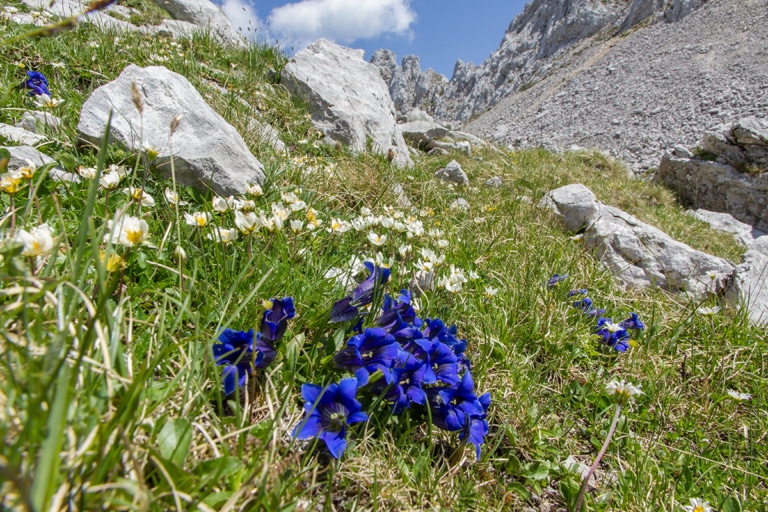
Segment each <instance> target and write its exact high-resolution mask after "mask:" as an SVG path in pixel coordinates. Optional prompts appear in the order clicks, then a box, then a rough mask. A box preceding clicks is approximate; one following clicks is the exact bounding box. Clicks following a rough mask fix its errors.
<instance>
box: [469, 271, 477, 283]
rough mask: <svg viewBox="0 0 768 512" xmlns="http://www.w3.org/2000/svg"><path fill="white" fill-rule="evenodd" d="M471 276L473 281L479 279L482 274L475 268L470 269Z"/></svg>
mask: <svg viewBox="0 0 768 512" xmlns="http://www.w3.org/2000/svg"><path fill="white" fill-rule="evenodd" d="M469 278H470V279H471V280H472V281H477V280H478V279H480V274H478V273H477V272H476V271H474V270H470V271H469Z"/></svg>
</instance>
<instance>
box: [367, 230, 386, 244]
mask: <svg viewBox="0 0 768 512" xmlns="http://www.w3.org/2000/svg"><path fill="white" fill-rule="evenodd" d="M368 241H369V242H371V243H372V244H373V245H375V246H377V247H381V246H382V245H384V243H385V242H386V241H387V235H377V234H376V233H374V232H373V231H371V232H370V233H368Z"/></svg>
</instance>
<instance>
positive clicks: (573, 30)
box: [371, 0, 707, 122]
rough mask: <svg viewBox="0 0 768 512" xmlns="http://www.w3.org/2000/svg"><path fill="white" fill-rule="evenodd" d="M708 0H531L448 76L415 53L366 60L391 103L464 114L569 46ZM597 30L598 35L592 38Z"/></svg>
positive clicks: (546, 69)
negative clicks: (485, 54)
mask: <svg viewBox="0 0 768 512" xmlns="http://www.w3.org/2000/svg"><path fill="white" fill-rule="evenodd" d="M706 1H707V0H631V1H627V0H560V1H557V2H552V1H549V0H532V1H531V2H530V3H528V5H526V7H525V9H524V10H523V12H522V13H520V14H519V15H518V16H516V17H515V19H514V20H512V23H511V24H510V25H509V28H508V29H507V32H506V34H505V35H504V39H503V40H502V41H501V44H500V45H499V48H498V49H497V50H496V51H495V52H494V53H493V54H491V56H490V57H489V58H488V59H487V60H486V61H485V62H483V63H482V64H481V65H479V66H475V65H474V64H472V63H471V62H470V63H464V62H462V61H461V60H459V61H458V62H456V66H455V68H454V72H453V77H452V78H451V80H450V81H448V80H447V79H445V77H443V76H442V75H439V74H438V73H435V72H434V71H432V70H427V71H426V72H422V71H421V69H420V67H419V62H418V59H417V58H415V57H414V56H406V57H404V58H403V63H402V66H401V67H398V66H397V63H396V61H395V56H394V54H392V52H389V51H386V50H384V51H379V52H376V53H375V54H374V55H373V57H372V59H371V62H372V63H374V64H376V65H378V66H379V67H380V68H381V69H382V76H383V77H384V79H385V81H387V83H388V84H389V86H390V91H391V94H392V98H393V99H394V100H395V105H396V106H397V107H398V108H399V109H401V110H402V111H407V110H409V109H410V108H413V107H419V108H421V109H422V110H425V111H427V112H429V113H431V114H432V115H434V116H435V117H437V118H439V119H441V120H454V119H455V120H459V121H462V122H464V121H467V120H468V119H469V118H470V117H471V116H473V115H475V114H478V113H481V112H484V111H485V110H487V109H488V108H489V107H490V106H492V105H494V104H496V103H498V102H499V101H500V100H501V99H503V98H505V97H506V96H508V95H509V94H511V93H513V92H515V91H517V90H520V89H525V88H527V87H528V86H530V84H532V83H533V82H535V81H537V80H539V79H541V78H542V77H544V76H546V75H547V74H549V73H551V72H553V71H554V70H556V69H558V68H561V67H567V66H568V64H569V59H563V58H562V57H563V56H564V55H565V54H566V53H567V52H568V51H569V50H571V49H573V48H574V47H575V46H580V47H581V48H580V50H581V51H583V50H584V48H585V47H589V46H593V45H597V44H598V43H599V41H597V40H595V39H607V38H610V37H613V36H616V35H617V34H623V33H625V32H626V31H627V30H629V29H631V28H632V27H635V26H636V25H637V24H638V23H641V22H653V21H657V20H660V21H667V22H676V21H678V20H680V19H682V18H683V17H684V16H686V15H687V14H689V13H690V12H691V11H693V10H694V9H696V8H697V7H699V6H700V5H702V4H703V3H705V2H706ZM595 36H599V37H597V38H595Z"/></svg>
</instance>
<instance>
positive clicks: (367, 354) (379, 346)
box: [333, 327, 401, 384]
mask: <svg viewBox="0 0 768 512" xmlns="http://www.w3.org/2000/svg"><path fill="white" fill-rule="evenodd" d="M400 352H401V349H400V345H398V344H397V342H396V341H395V338H394V336H392V335H391V334H387V332H386V331H385V330H384V329H382V328H380V327H374V328H369V329H365V331H364V332H363V334H359V335H357V336H353V337H352V338H350V339H349V341H347V346H346V347H345V348H343V349H342V350H340V351H339V352H337V353H336V355H335V356H333V362H334V364H335V365H336V366H337V367H338V368H341V369H347V370H350V371H353V372H354V371H357V370H359V369H360V368H365V369H366V370H367V371H368V373H369V374H371V373H374V372H376V371H377V370H380V371H381V373H382V374H383V375H384V378H385V380H386V383H387V384H392V382H393V381H394V376H393V374H392V368H393V367H394V366H395V364H396V360H397V359H398V356H399V355H400ZM397 364H401V363H399V362H398V363H397Z"/></svg>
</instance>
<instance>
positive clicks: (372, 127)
mask: <svg viewBox="0 0 768 512" xmlns="http://www.w3.org/2000/svg"><path fill="white" fill-rule="evenodd" d="M363 56H364V51H363V50H353V49H351V48H345V47H343V46H339V45H336V44H334V43H332V42H330V41H328V40H325V39H320V40H318V41H315V42H314V43H312V44H311V45H309V46H308V47H307V48H305V49H303V50H300V51H298V52H296V55H294V57H293V59H292V60H291V62H289V63H288V64H287V65H286V66H285V68H283V71H282V75H281V80H280V82H281V83H282V84H283V85H285V87H286V88H287V89H288V90H290V91H291V93H292V94H294V95H296V96H298V97H300V98H302V99H303V100H304V101H306V102H307V104H308V105H309V108H310V113H311V116H312V123H313V124H314V125H315V127H316V128H317V129H318V130H320V131H321V132H322V133H323V134H324V135H325V136H326V137H327V138H330V139H332V140H333V141H335V142H340V143H342V144H345V145H348V146H349V147H350V148H351V149H352V151H353V152H355V153H360V152H363V151H366V149H368V145H369V141H370V146H371V147H370V149H372V150H373V151H375V152H376V153H379V154H384V155H389V156H391V157H392V162H393V163H394V164H395V165H398V166H401V167H402V166H410V165H413V162H412V161H411V157H410V155H409V152H408V147H407V146H406V144H405V140H404V139H403V134H402V132H401V131H400V128H399V127H398V126H397V123H396V121H395V106H394V104H393V103H392V99H391V98H390V96H389V90H388V89H387V84H386V83H384V80H383V79H382V78H381V75H380V74H379V70H378V68H377V67H376V66H374V65H372V64H369V63H367V62H365V60H364V59H363Z"/></svg>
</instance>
